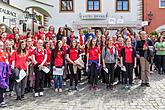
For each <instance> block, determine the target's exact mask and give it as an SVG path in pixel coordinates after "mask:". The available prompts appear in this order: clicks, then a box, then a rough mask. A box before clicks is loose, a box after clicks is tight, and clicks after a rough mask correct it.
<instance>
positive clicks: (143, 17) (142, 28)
mask: <svg viewBox="0 0 165 110" xmlns="http://www.w3.org/2000/svg"><path fill="white" fill-rule="evenodd" d="M142 21H144V0H142ZM142 31H144V27H142Z"/></svg>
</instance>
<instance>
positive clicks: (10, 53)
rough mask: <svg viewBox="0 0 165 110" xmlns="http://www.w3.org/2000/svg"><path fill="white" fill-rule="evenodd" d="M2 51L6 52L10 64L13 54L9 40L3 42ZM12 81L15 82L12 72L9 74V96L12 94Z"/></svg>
mask: <svg viewBox="0 0 165 110" xmlns="http://www.w3.org/2000/svg"><path fill="white" fill-rule="evenodd" d="M4 51H5V52H6V54H7V57H8V61H9V64H10V65H12V54H13V52H14V51H13V49H12V46H11V42H10V41H9V40H7V41H6V42H5V49H4ZM14 82H15V80H14V73H11V74H10V76H9V96H12V95H13V88H14Z"/></svg>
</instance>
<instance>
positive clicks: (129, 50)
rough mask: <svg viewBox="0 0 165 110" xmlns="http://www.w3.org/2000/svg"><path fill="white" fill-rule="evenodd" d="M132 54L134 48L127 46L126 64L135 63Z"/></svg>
mask: <svg viewBox="0 0 165 110" xmlns="http://www.w3.org/2000/svg"><path fill="white" fill-rule="evenodd" d="M132 52H133V49H132V46H131V47H128V46H125V53H126V54H125V62H126V63H133V57H132Z"/></svg>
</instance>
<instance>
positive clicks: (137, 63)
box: [135, 58, 141, 79]
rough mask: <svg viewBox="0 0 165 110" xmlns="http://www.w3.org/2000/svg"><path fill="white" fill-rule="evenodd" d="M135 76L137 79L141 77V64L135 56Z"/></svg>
mask: <svg viewBox="0 0 165 110" xmlns="http://www.w3.org/2000/svg"><path fill="white" fill-rule="evenodd" d="M135 76H136V77H138V78H139V79H140V78H141V65H140V59H139V58H137V62H136V68H135Z"/></svg>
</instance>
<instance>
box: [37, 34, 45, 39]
mask: <svg viewBox="0 0 165 110" xmlns="http://www.w3.org/2000/svg"><path fill="white" fill-rule="evenodd" d="M44 35H45V33H44V32H36V33H35V37H37V40H38V39H42V40H44V38H43V36H44Z"/></svg>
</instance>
